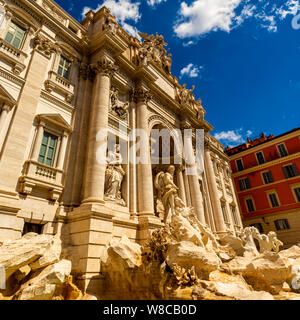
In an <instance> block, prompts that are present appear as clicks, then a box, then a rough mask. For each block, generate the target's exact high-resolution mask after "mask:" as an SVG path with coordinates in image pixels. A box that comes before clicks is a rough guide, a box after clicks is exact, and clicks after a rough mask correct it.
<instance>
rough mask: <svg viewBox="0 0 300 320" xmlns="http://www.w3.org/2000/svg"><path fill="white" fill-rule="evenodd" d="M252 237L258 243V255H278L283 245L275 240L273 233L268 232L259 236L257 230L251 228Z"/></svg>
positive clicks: (275, 236)
mask: <svg viewBox="0 0 300 320" xmlns="http://www.w3.org/2000/svg"><path fill="white" fill-rule="evenodd" d="M251 231H252V236H253V238H254V239H256V240H257V241H258V243H259V249H260V250H259V251H260V253H266V252H275V253H278V252H279V249H280V247H281V246H282V245H283V243H282V242H281V241H280V240H278V239H277V235H276V233H275V232H274V231H270V232H269V233H268V235H265V234H260V233H259V231H258V229H257V228H255V227H251Z"/></svg>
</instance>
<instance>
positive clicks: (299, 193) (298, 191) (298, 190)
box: [294, 188, 300, 202]
mask: <svg viewBox="0 0 300 320" xmlns="http://www.w3.org/2000/svg"><path fill="white" fill-rule="evenodd" d="M294 192H295V195H296V199H297V201H298V202H300V188H295V189H294Z"/></svg>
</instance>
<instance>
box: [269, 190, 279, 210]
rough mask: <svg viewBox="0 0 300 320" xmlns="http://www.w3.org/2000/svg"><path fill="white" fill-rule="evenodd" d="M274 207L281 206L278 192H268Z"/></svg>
mask: <svg viewBox="0 0 300 320" xmlns="http://www.w3.org/2000/svg"><path fill="white" fill-rule="evenodd" d="M268 196H269V199H270V202H271V205H272V208H276V207H279V201H278V198H277V194H276V193H270V194H268Z"/></svg>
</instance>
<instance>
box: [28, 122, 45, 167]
mask: <svg viewBox="0 0 300 320" xmlns="http://www.w3.org/2000/svg"><path fill="white" fill-rule="evenodd" d="M44 125H45V124H44V122H42V121H41V122H40V123H39V125H38V128H37V133H36V137H35V141H34V145H33V150H32V156H31V159H32V160H34V161H38V157H39V154H40V150H41V144H42V140H43V134H44Z"/></svg>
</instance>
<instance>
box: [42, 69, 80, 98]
mask: <svg viewBox="0 0 300 320" xmlns="http://www.w3.org/2000/svg"><path fill="white" fill-rule="evenodd" d="M45 88H46V90H47V91H48V92H50V93H51V92H52V91H53V90H57V91H58V92H60V93H61V94H63V95H64V96H65V99H66V101H67V102H69V103H70V102H72V100H73V97H74V89H75V86H74V84H73V83H71V82H70V81H69V80H67V79H65V78H64V77H62V76H60V75H59V74H57V73H56V72H54V71H49V73H48V79H47V80H46V81H45Z"/></svg>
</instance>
